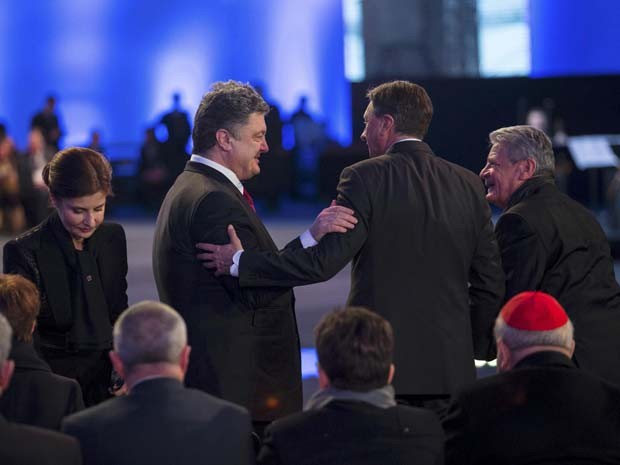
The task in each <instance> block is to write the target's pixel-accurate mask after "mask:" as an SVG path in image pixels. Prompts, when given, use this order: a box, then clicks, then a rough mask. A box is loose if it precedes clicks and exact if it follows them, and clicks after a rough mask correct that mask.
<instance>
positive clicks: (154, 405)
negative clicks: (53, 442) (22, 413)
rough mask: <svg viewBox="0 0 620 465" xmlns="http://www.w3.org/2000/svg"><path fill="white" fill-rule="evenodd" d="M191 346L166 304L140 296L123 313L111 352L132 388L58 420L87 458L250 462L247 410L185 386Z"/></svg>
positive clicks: (151, 462) (123, 461) (100, 461)
mask: <svg viewBox="0 0 620 465" xmlns="http://www.w3.org/2000/svg"><path fill="white" fill-rule="evenodd" d="M189 353H190V347H189V346H188V345H187V329H186V327H185V322H184V321H183V319H182V318H181V317H180V316H179V314H178V313H177V312H176V311H174V310H173V309H172V308H171V307H169V306H167V305H165V304H162V303H159V302H152V301H144V302H140V303H138V304H135V305H133V306H131V307H129V308H128V309H127V310H126V311H125V312H123V314H122V315H121V316H120V318H119V319H118V321H117V322H116V324H115V325H114V351H113V352H111V353H110V358H111V360H112V364H113V366H114V369H115V370H116V371H118V373H119V374H120V375H121V376H122V377H123V378H124V379H125V382H126V384H127V387H128V389H129V394H128V395H127V396H125V397H119V398H116V399H111V400H109V401H107V402H104V403H103V404H100V405H98V406H96V407H93V408H91V409H88V410H85V411H83V412H80V413H79V414H75V415H72V416H70V417H67V418H66V419H65V421H64V422H63V430H64V431H66V432H67V433H69V434H71V435H73V436H75V437H76V438H78V440H79V441H80V443H81V445H82V453H83V457H84V462H85V463H89V464H109V463H114V464H116V465H124V464H127V465H129V464H139V463H148V464H149V465H156V464H171V463H174V464H179V465H182V464H193V463H197V462H199V461H200V457H209V461H210V462H212V463H226V464H248V463H253V449H252V439H251V425H250V417H249V415H248V413H247V411H246V410H245V409H243V408H242V407H239V406H236V405H234V404H231V403H229V402H226V401H223V400H220V399H217V398H215V397H212V396H210V395H209V394H206V393H204V392H202V391H198V390H194V389H186V388H185V387H184V386H183V378H184V376H185V372H186V370H187V366H188V364H189Z"/></svg>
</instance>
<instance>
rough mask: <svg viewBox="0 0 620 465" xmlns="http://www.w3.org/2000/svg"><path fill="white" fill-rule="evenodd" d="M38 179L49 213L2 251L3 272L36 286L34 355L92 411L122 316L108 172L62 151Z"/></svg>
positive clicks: (81, 155)
mask: <svg viewBox="0 0 620 465" xmlns="http://www.w3.org/2000/svg"><path fill="white" fill-rule="evenodd" d="M42 177H43V181H44V183H45V185H46V186H47V188H48V190H49V196H50V199H51V202H52V205H53V207H54V211H53V213H52V214H51V215H50V216H49V217H48V218H47V219H45V220H44V221H43V222H42V223H41V224H39V225H38V226H36V227H35V228H33V229H31V230H30V231H27V232H26V233H24V234H22V235H21V236H18V237H17V238H16V239H13V240H11V241H9V242H7V243H6V244H5V246H4V272H5V273H12V274H20V275H22V276H24V277H25V278H27V279H29V280H30V281H32V282H33V283H35V285H36V286H37V289H38V290H39V293H40V295H41V311H40V313H39V316H38V318H37V328H36V331H35V334H34V344H35V347H36V349H37V351H38V352H39V354H40V355H41V356H42V358H43V359H44V360H45V361H46V362H47V363H48V364H49V365H50V367H51V368H52V371H53V372H54V373H56V374H59V375H63V376H67V377H69V378H74V379H77V381H78V382H79V383H80V386H81V388H82V392H83V394H84V402H85V404H86V405H87V406H88V405H93V404H96V403H98V402H101V401H102V400H104V399H106V398H107V397H109V393H108V387H109V384H110V375H111V371H112V367H111V365H110V361H109V359H108V354H107V352H108V350H109V349H110V348H111V347H112V325H113V324H114V321H116V318H117V317H118V315H120V313H121V312H122V311H123V310H124V309H125V308H127V279H126V276H127V244H126V240H125V232H124V231H123V228H122V227H121V226H120V225H118V224H115V223H104V222H103V220H104V217H105V207H106V200H107V197H108V195H110V194H111V193H112V169H111V167H110V163H109V162H108V161H107V160H106V159H105V157H103V156H102V155H101V154H99V153H97V152H94V151H93V150H90V149H86V148H68V149H65V150H62V151H60V152H58V153H57V154H56V155H55V156H54V158H53V159H52V160H51V161H50V162H49V163H48V164H47V165H46V166H45V168H44V169H43V175H42Z"/></svg>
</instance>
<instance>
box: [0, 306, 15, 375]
mask: <svg viewBox="0 0 620 465" xmlns="http://www.w3.org/2000/svg"><path fill="white" fill-rule="evenodd" d="M12 337H13V330H12V329H11V325H10V324H9V322H8V320H7V319H6V318H5V317H4V316H3V315H0V369H1V368H2V367H3V366H4V363H5V362H6V361H7V359H8V358H9V354H10V353H11V338H12Z"/></svg>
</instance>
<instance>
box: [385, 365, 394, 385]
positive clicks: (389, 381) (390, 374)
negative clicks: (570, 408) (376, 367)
mask: <svg viewBox="0 0 620 465" xmlns="http://www.w3.org/2000/svg"><path fill="white" fill-rule="evenodd" d="M395 371H396V368H395V367H394V364H393V363H390V372H389V373H388V379H387V384H392V380H393V379H394V372H395Z"/></svg>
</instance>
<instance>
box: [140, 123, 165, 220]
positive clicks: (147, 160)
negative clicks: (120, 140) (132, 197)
mask: <svg viewBox="0 0 620 465" xmlns="http://www.w3.org/2000/svg"><path fill="white" fill-rule="evenodd" d="M171 177H172V176H171V173H170V171H169V170H168V167H167V166H166V160H165V158H164V148H163V146H162V143H161V142H160V141H159V139H157V135H156V134H155V128H148V129H147V130H146V131H145V132H144V142H143V143H142V147H140V160H138V186H137V189H138V200H139V201H140V203H141V204H142V205H143V206H144V207H146V208H147V209H149V210H155V211H157V209H159V205H160V204H161V201H162V200H163V198H164V195H166V191H167V190H168V188H169V187H170V184H171V183H172V181H173V179H171Z"/></svg>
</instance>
